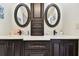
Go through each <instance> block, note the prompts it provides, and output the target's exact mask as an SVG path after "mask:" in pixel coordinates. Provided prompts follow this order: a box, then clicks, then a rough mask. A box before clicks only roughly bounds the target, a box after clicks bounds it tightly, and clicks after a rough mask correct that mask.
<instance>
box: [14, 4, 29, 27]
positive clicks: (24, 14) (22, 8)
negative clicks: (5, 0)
mask: <svg viewBox="0 0 79 59" xmlns="http://www.w3.org/2000/svg"><path fill="white" fill-rule="evenodd" d="M14 18H15V22H16V24H17V25H18V26H20V27H26V26H27V25H28V24H29V22H30V10H29V7H28V6H27V5H26V4H24V3H20V4H18V5H17V6H16V8H15V11H14Z"/></svg>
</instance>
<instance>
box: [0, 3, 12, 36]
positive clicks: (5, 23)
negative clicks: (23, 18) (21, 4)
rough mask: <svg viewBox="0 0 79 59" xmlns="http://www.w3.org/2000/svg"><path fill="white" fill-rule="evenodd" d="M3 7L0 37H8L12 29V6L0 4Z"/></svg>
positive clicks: (0, 20)
mask: <svg viewBox="0 0 79 59" xmlns="http://www.w3.org/2000/svg"><path fill="white" fill-rule="evenodd" d="M0 5H1V6H3V7H4V14H5V15H4V19H0V36H1V35H8V34H9V31H10V30H11V28H12V17H11V14H12V13H11V5H12V4H8V3H5V4H0Z"/></svg>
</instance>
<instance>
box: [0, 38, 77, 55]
mask: <svg viewBox="0 0 79 59" xmlns="http://www.w3.org/2000/svg"><path fill="white" fill-rule="evenodd" d="M0 56H78V40H77V39H76V40H75V39H51V40H28V41H23V40H21V39H20V40H17V39H16V40H12V39H11V40H7V39H6V40H0Z"/></svg>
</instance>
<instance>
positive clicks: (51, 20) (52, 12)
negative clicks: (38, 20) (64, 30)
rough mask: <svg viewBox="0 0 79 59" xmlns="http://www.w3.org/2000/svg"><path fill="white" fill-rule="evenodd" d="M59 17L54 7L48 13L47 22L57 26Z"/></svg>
mask: <svg viewBox="0 0 79 59" xmlns="http://www.w3.org/2000/svg"><path fill="white" fill-rule="evenodd" d="M57 16H58V14H57V10H56V8H55V7H54V6H51V7H50V8H49V9H48V12H47V20H48V22H49V24H51V25H53V24H55V23H56V21H57Z"/></svg>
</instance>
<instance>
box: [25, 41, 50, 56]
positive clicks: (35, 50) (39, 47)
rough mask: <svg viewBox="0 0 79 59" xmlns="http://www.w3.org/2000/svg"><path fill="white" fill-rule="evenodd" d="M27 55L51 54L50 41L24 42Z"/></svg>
mask: <svg viewBox="0 0 79 59" xmlns="http://www.w3.org/2000/svg"><path fill="white" fill-rule="evenodd" d="M24 55H25V56H27V55H28V56H50V41H49V40H48V41H41V40H40V41H38V40H37V41H26V42H24Z"/></svg>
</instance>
